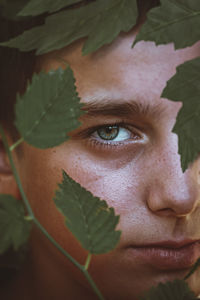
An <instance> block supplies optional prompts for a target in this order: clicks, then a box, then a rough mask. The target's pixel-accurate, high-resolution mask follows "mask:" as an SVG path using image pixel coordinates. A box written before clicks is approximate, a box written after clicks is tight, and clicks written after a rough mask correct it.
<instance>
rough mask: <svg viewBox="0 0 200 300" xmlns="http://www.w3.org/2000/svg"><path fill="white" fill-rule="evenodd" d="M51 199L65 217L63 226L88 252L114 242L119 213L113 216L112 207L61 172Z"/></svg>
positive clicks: (106, 249) (107, 247)
mask: <svg viewBox="0 0 200 300" xmlns="http://www.w3.org/2000/svg"><path fill="white" fill-rule="evenodd" d="M54 202H55V204H56V206H57V208H58V209H59V210H60V211H61V212H62V214H63V215H64V216H65V223H66V226H67V227H68V228H69V230H70V231H71V232H72V233H73V234H74V236H75V237H76V238H77V239H78V240H79V241H80V243H81V244H82V246H83V247H84V249H86V250H88V251H89V253H91V254H103V253H107V252H109V251H111V250H112V249H113V248H115V246H116V245H117V244H118V242H119V238H120V231H115V227H116V225H117V224H118V222H119V216H115V213H114V209H113V208H109V207H108V205H107V203H106V202H105V201H102V200H100V199H99V198H97V197H94V196H93V195H92V194H91V193H90V192H89V191H87V190H85V189H84V188H83V187H81V186H80V185H79V184H78V183H77V182H75V181H74V180H72V179H71V178H70V177H69V176H68V175H67V174H66V173H65V172H64V171H63V182H62V184H60V185H59V190H58V191H57V192H56V198H55V199H54Z"/></svg>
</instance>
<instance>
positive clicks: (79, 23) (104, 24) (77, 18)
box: [1, 0, 138, 54]
mask: <svg viewBox="0 0 200 300" xmlns="http://www.w3.org/2000/svg"><path fill="white" fill-rule="evenodd" d="M137 16H138V12H137V1H136V0H131V1H130V0H98V1H95V2H92V3H90V4H88V5H86V6H83V7H80V8H77V9H71V10H66V11H62V12H59V13H57V14H54V15H52V16H49V17H47V18H46V22H45V24H44V25H43V26H38V27H36V28H33V29H31V30H28V31H25V32H24V33H23V34H22V35H20V36H18V37H16V38H14V39H11V40H9V41H7V42H4V43H1V45H3V46H8V47H14V48H19V49H20V50H21V51H30V50H33V49H37V54H43V53H47V52H50V51H52V50H56V49H60V48H63V47H65V46H67V45H69V44H71V43H72V42H73V41H76V40H78V39H80V38H83V37H88V39H87V41H86V42H85V44H84V47H83V54H88V53H90V52H94V51H96V50H97V49H99V48H100V47H101V46H103V45H105V44H109V43H111V42H112V41H113V40H114V39H115V38H116V37H117V35H118V34H119V33H120V32H121V31H124V32H127V31H129V30H130V29H131V28H132V27H133V26H134V25H135V24H136V20H137Z"/></svg>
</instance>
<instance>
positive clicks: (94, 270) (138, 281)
mask: <svg viewBox="0 0 200 300" xmlns="http://www.w3.org/2000/svg"><path fill="white" fill-rule="evenodd" d="M134 38H135V32H131V33H129V34H126V35H125V34H123V35H120V37H119V38H118V39H117V40H116V41H115V42H114V43H112V45H110V46H105V47H103V48H102V49H101V50H99V51H97V52H96V53H95V54H91V55H88V56H84V57H83V56H82V55H81V47H82V41H79V42H77V43H75V44H73V45H72V46H70V47H67V48H65V49H62V50H60V51H57V52H54V53H50V54H48V55H45V56H43V57H41V59H40V67H41V68H43V69H45V70H50V69H56V68H58V67H59V66H62V63H60V62H59V61H58V60H57V59H56V57H57V56H60V57H62V58H63V59H65V60H66V61H67V62H68V63H69V64H70V66H71V67H72V69H73V71H74V73H75V78H76V84H77V89H78V92H79V95H80V96H81V98H82V101H83V102H84V103H86V105H87V108H88V109H90V110H91V111H90V113H89V114H87V115H85V116H83V117H82V119H81V121H82V125H81V127H80V128H78V129H77V130H75V131H74V132H72V133H71V140H70V141H68V142H66V143H63V144H62V145H60V146H58V147H55V148H52V149H47V150H39V149H35V148H33V147H31V146H29V145H27V144H25V143H24V144H23V145H22V148H23V149H22V150H23V156H22V157H21V158H16V162H17V166H18V170H19V173H20V176H21V179H22V183H23V185H24V189H25V192H26V194H27V196H28V198H29V200H30V202H31V205H32V208H33V210H34V212H35V215H36V217H37V218H38V219H39V221H40V222H41V223H42V224H43V226H44V227H45V228H46V229H47V230H48V231H49V233H50V234H51V235H52V236H53V237H54V238H55V239H56V240H57V242H58V243H60V244H61V246H62V247H63V248H64V249H65V250H67V251H68V252H69V253H70V254H71V255H72V256H73V257H75V258H76V259H77V260H79V261H80V262H82V263H83V262H84V260H85V258H86V252H85V251H84V250H83V249H82V248H81V246H80V245H79V244H78V243H77V242H76V240H75V238H74V237H73V236H72V235H71V234H70V233H69V231H68V230H67V229H66V228H65V226H64V220H63V218H62V217H61V214H60V213H59V212H58V211H57V209H56V207H55V205H54V202H53V200H52V198H53V196H54V191H55V190H56V189H57V183H58V182H61V179H62V178H61V174H62V172H61V170H62V169H64V170H65V171H66V172H67V173H68V174H69V175H70V176H71V177H72V178H73V179H74V180H76V181H77V182H79V183H80V184H81V185H82V186H83V187H85V188H86V189H88V190H89V191H91V192H92V193H93V194H94V195H95V196H98V197H100V198H102V199H105V200H106V201H107V202H108V205H109V206H112V207H114V208H115V211H116V213H117V214H119V215H120V223H119V225H118V228H119V229H120V230H121V231H122V236H121V240H120V243H119V245H118V246H117V248H116V249H115V250H114V251H112V252H111V253H108V254H105V255H99V256H95V257H93V259H92V263H91V266H90V269H89V271H90V273H91V275H92V277H93V278H94V280H95V281H96V283H97V285H98V286H99V288H100V290H101V291H102V293H103V294H104V296H105V298H106V299H109V300H110V299H115V300H117V299H126V300H129V299H131V300H136V299H138V296H139V295H141V294H142V293H143V292H144V291H145V290H148V289H149V288H150V287H151V286H152V285H157V284H158V283H159V282H165V281H167V280H174V279H175V278H180V279H182V278H183V277H184V276H185V275H186V274H187V272H188V270H189V267H190V266H191V264H192V263H193V262H192V259H191V258H188V262H187V263H184V261H183V259H182V258H181V257H178V258H177V261H176V260H175V259H174V258H172V259H169V260H167V259H166V260H163V259H162V258H160V259H152V256H150V257H147V256H145V257H142V255H141V253H142V250H134V246H141V245H146V244H149V243H159V242H162V241H177V242H180V241H183V240H185V239H192V240H196V239H200V209H199V201H200V189H199V161H198V160H197V161H196V162H195V163H193V164H192V165H191V166H190V168H189V169H188V170H187V171H186V172H185V173H183V172H182V169H181V165H180V156H179V155H178V145H177V136H176V135H175V134H174V133H172V132H171V130H172V128H173V126H174V124H175V121H176V116H177V113H178V111H179V110H180V108H181V103H180V102H179V103H177V102H172V101H169V100H167V99H162V98H161V97H160V95H161V93H162V90H163V88H164V87H165V85H166V82H167V80H168V79H169V78H170V77H172V76H173V75H174V74H175V71H176V66H177V65H179V64H181V63H183V62H184V61H186V60H189V59H192V58H194V57H196V56H198V55H199V53H200V43H197V44H196V45H195V46H193V47H191V48H186V49H183V50H178V51H174V48H173V45H172V44H169V45H162V46H157V47H156V46H155V44H154V43H152V42H140V43H138V44H137V45H136V46H135V48H134V49H131V44H132V42H133V39H134ZM91 104H92V105H91ZM127 104H128V105H127ZM91 107H93V108H94V109H91ZM116 124H118V125H117V126H119V128H118V129H119V133H118V135H116V137H115V139H113V140H110V141H106V140H104V139H103V138H102V137H103V136H104V137H105V133H106V131H105V128H104V129H103V128H102V126H105V125H116ZM100 127H101V130H99V131H98V132H99V133H100V135H99V134H98V132H97V129H98V128H100ZM117 131H118V130H117V129H114V128H113V133H114V134H115V133H116V132H117ZM27 175H28V176H27ZM38 236H39V234H38V233H37V232H35V234H33V238H32V240H33V241H34V242H33V243H32V248H33V253H37V254H38V253H40V257H43V259H44V257H45V256H46V257H49V263H52V261H56V262H57V264H59V268H60V272H61V270H62V269H63V270H64V271H63V272H61V273H62V276H63V274H66V276H67V274H68V275H69V274H70V276H71V278H72V280H73V282H77V283H78V282H79V283H80V284H81V285H82V288H83V289H84V287H85V286H86V284H85V282H84V281H83V280H82V277H81V276H79V274H77V273H76V272H75V270H74V268H73V266H71V265H70V264H68V262H66V263H65V262H64V260H63V258H62V257H61V256H60V255H59V254H57V252H56V253H54V252H51V251H50V250H48V249H50V245H49V244H48V243H47V242H46V240H42V239H40V240H39V238H38ZM37 241H40V242H38V243H37ZM48 251H49V252H48ZM42 253H45V254H42ZM52 253H53V254H54V256H53V255H52ZM161 254H163V255H165V254H166V253H164V252H162V253H161ZM161 254H160V255H161ZM42 255H43V256H42ZM52 257H53V258H52ZM45 259H46V258H45ZM61 261H62V262H63V263H62V264H60V263H59V262H61ZM35 263H36V264H37V259H35ZM55 265H56V264H55ZM61 265H62V266H61ZM58 274H59V272H58ZM49 276H50V275H49ZM58 276H59V275H58ZM54 282H55V281H54ZM188 282H189V284H190V287H191V288H192V289H193V291H194V292H195V293H196V294H198V293H199V292H200V271H197V272H196V273H195V274H194V275H192V277H191V278H190V279H189V280H188ZM82 295H83V296H84V293H83V294H82ZM71 299H73V297H72V298H71ZM83 299H84V298H83ZM85 299H86V298H85ZM87 299H90V298H87ZM91 299H94V298H91Z"/></svg>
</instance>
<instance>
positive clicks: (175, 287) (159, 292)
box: [140, 280, 195, 300]
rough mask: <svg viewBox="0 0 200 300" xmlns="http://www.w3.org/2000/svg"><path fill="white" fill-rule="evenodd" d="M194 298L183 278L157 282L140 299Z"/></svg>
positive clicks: (190, 299)
mask: <svg viewBox="0 0 200 300" xmlns="http://www.w3.org/2000/svg"><path fill="white" fill-rule="evenodd" d="M172 299H173V300H194V299H195V294H194V293H193V292H192V291H191V290H190V289H189V286H188V284H187V283H186V282H185V281H183V280H174V281H172V282H170V281H168V282H167V283H165V284H163V283H159V284H158V286H157V287H152V288H151V289H150V290H149V291H148V292H147V293H146V295H145V296H144V297H142V298H141V299H140V300H172Z"/></svg>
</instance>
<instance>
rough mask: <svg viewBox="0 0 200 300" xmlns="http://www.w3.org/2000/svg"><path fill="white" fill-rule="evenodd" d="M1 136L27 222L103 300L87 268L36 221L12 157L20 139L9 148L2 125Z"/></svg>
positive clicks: (0, 128)
mask: <svg viewBox="0 0 200 300" xmlns="http://www.w3.org/2000/svg"><path fill="white" fill-rule="evenodd" d="M0 135H1V137H2V141H3V144H4V147H5V150H6V153H7V155H8V158H9V161H10V165H11V168H12V171H13V175H14V177H15V180H16V182H17V185H18V187H19V190H20V193H21V196H22V200H23V202H24V205H25V207H26V209H27V211H28V214H29V215H28V216H25V219H26V220H27V221H31V220H32V221H33V222H34V223H35V225H36V226H37V227H38V228H39V230H40V231H41V232H42V233H43V234H44V235H45V236H46V237H47V238H48V239H49V241H50V242H51V243H52V244H53V245H54V246H55V247H56V248H57V249H58V250H59V251H60V252H61V253H62V254H63V255H64V256H65V257H67V258H68V259H69V260H70V261H71V262H72V263H73V264H74V265H75V266H76V267H77V268H78V269H79V270H80V271H81V272H83V274H84V275H85V277H86V278H87V280H88V282H89V283H90V285H91V287H92V289H93V291H94V292H95V293H96V295H97V296H98V297H99V299H100V300H103V299H104V298H103V296H102V295H101V293H100V291H99V290H98V288H97V286H96V284H95V283H94V281H93V280H92V278H91V277H90V275H89V274H88V272H87V270H86V269H85V266H82V265H81V264H79V263H78V262H77V261H76V260H75V259H74V258H73V257H72V256H71V255H70V254H68V253H67V252H66V251H65V250H64V249H63V248H62V247H61V246H60V245H59V244H58V243H57V242H56V241H55V240H54V238H53V237H52V236H51V235H50V234H49V233H48V232H47V231H46V229H45V228H44V227H43V226H42V225H41V224H40V222H39V221H38V220H37V219H36V217H35V215H34V213H33V210H32V208H31V206H30V204H29V201H28V199H27V197H26V194H25V192H24V189H23V186H22V184H21V180H20V178H19V175H18V173H17V170H16V167H15V164H14V161H13V157H12V153H11V151H12V150H13V149H14V148H15V147H16V146H14V145H19V144H20V142H19V141H20V140H22V139H20V140H19V141H18V142H17V143H15V144H14V145H13V146H11V147H9V145H8V142H7V139H6V136H5V133H4V130H3V127H2V125H1V124H0ZM90 256H91V254H89V255H88V258H87V260H86V263H87V265H88V266H89V262H90V260H91V257H90Z"/></svg>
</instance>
